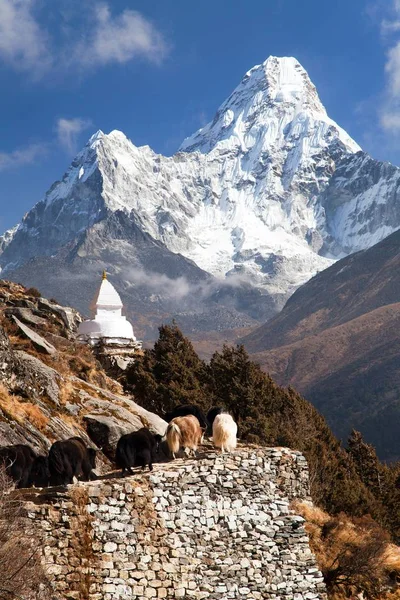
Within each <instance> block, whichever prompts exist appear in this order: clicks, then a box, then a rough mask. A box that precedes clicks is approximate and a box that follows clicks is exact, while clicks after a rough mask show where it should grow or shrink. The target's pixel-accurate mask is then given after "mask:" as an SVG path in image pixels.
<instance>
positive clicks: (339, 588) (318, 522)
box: [293, 501, 400, 600]
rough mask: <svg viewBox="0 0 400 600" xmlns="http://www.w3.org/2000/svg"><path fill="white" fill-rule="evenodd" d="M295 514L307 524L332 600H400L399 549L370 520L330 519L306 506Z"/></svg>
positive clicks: (298, 504)
mask: <svg viewBox="0 0 400 600" xmlns="http://www.w3.org/2000/svg"><path fill="white" fill-rule="evenodd" d="M293 508H294V510H295V511H296V512H297V513H298V514H300V515H302V516H303V517H304V519H305V520H306V530H307V532H308V534H309V537H310V546H311V549H312V550H313V552H314V554H315V555H316V557H317V561H318V565H319V568H320V569H321V571H322V573H323V575H324V579H325V582H326V584H327V588H328V593H329V598H330V599H331V600H344V599H345V598H356V597H359V596H358V594H361V593H362V594H363V596H362V597H363V598H364V599H365V600H389V599H390V600H399V599H400V587H399V585H398V579H399V577H400V548H399V547H398V546H395V545H394V544H391V543H390V541H389V536H388V534H387V533H386V532H385V531H384V530H383V529H382V528H381V527H379V525H377V524H376V523H375V522H374V521H373V520H372V519H370V518H369V517H363V518H350V517H348V516H347V515H345V514H340V515H338V516H337V517H330V516H329V515H328V514H327V513H325V512H324V511H322V510H321V509H319V508H317V507H314V506H312V505H310V504H309V503H307V502H300V501H295V502H294V503H293Z"/></svg>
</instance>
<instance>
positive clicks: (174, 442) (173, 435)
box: [166, 423, 181, 454]
mask: <svg viewBox="0 0 400 600" xmlns="http://www.w3.org/2000/svg"><path fill="white" fill-rule="evenodd" d="M166 435H167V443H168V448H169V449H170V452H172V454H176V453H177V452H179V448H180V447H181V430H180V429H179V427H178V425H177V424H176V423H170V424H169V425H168V428H167V434H166Z"/></svg>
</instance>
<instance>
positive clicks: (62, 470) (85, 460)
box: [49, 437, 96, 485]
mask: <svg viewBox="0 0 400 600" xmlns="http://www.w3.org/2000/svg"><path fill="white" fill-rule="evenodd" d="M95 466H96V450H94V449H93V448H88V447H87V446H86V444H85V442H84V441H83V440H82V439H81V438H79V437H72V438H69V439H68V440H64V441H61V442H54V444H53V445H52V446H51V448H50V451H49V471H50V484H51V485H66V484H69V483H72V481H73V478H74V477H80V476H82V477H83V479H84V480H85V481H89V480H90V479H91V478H92V477H93V474H92V470H93V469H94V468H95Z"/></svg>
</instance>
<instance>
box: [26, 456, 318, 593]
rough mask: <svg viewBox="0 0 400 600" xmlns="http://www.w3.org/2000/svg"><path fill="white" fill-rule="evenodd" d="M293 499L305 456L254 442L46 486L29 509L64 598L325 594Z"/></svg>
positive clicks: (301, 492) (300, 487)
mask: <svg viewBox="0 0 400 600" xmlns="http://www.w3.org/2000/svg"><path fill="white" fill-rule="evenodd" d="M294 497H299V498H303V499H308V498H309V495H308V469H307V464H306V461H305V459H304V457H303V456H302V455H301V454H300V453H298V452H293V451H289V450H287V449H277V448H263V449H261V448H253V449H251V448H246V449H240V450H237V451H236V452H235V453H233V454H225V455H221V454H216V453H212V454H206V455H204V456H203V457H201V458H199V459H197V460H183V459H178V460H176V461H174V462H171V463H168V464H158V465H155V468H154V471H153V472H152V473H144V474H142V473H138V474H137V475H134V476H131V477H128V478H125V479H117V478H116V479H109V480H101V481H96V482H91V483H87V484H86V483H83V484H77V485H73V486H69V489H68V491H67V492H64V493H61V492H58V493H55V492H54V491H44V492H43V493H40V494H38V495H37V496H36V497H35V498H34V501H30V502H29V503H28V516H29V517H30V518H31V519H34V520H35V524H36V526H37V531H38V538H39V537H41V538H42V540H43V547H44V561H45V564H46V568H47V570H48V573H49V575H50V578H51V580H52V581H53V582H54V586H55V590H56V591H57V592H58V597H59V598H63V599H76V600H117V599H118V600H127V599H128V598H129V599H131V598H140V599H144V598H197V599H203V598H204V599H205V598H208V599H214V598H221V599H225V598H226V599H228V598H241V599H243V598H246V599H249V600H250V599H264V598H265V599H271V600H272V599H273V600H279V599H281V600H283V599H286V600H289V599H291V600H312V599H325V598H326V595H325V586H324V584H323V580H322V576H321V573H320V572H319V571H318V569H317V566H316V562H315V557H314V556H313V554H312V553H311V551H310V548H309V545H308V537H307V534H306V533H305V530H304V526H303V519H302V518H301V517H300V516H298V515H295V514H294V513H293V512H292V511H291V510H290V508H289V504H290V501H291V499H293V498H294Z"/></svg>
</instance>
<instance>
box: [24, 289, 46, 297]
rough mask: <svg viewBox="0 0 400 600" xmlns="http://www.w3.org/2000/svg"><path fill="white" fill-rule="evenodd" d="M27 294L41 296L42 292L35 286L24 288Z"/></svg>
mask: <svg viewBox="0 0 400 600" xmlns="http://www.w3.org/2000/svg"><path fill="white" fill-rule="evenodd" d="M25 293H26V295H27V296H33V298H41V297H42V294H41V293H40V292H39V290H38V289H37V288H35V287H30V288H27V289H26V290H25Z"/></svg>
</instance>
